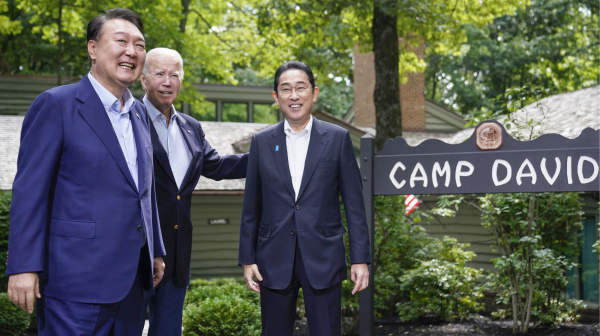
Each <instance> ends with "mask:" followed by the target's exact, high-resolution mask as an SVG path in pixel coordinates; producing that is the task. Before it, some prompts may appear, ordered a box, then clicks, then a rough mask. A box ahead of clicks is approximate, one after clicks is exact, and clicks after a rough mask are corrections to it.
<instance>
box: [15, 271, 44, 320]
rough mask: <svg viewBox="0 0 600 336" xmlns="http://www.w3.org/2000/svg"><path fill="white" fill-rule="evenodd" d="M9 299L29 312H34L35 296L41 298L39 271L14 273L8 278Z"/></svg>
mask: <svg viewBox="0 0 600 336" xmlns="http://www.w3.org/2000/svg"><path fill="white" fill-rule="evenodd" d="M6 294H7V295H8V299H9V300H10V301H12V303H14V304H16V305H17V306H19V307H21V309H23V310H24V311H26V312H29V314H31V313H33V307H34V302H35V298H38V299H39V298H41V297H42V296H41V295H40V280H39V277H38V274H37V273H20V274H13V275H11V276H10V277H9V278H8V290H7V291H6Z"/></svg>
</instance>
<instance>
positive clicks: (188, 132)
mask: <svg viewBox="0 0 600 336" xmlns="http://www.w3.org/2000/svg"><path fill="white" fill-rule="evenodd" d="M180 118H183V117H182V116H181V114H179V115H178V117H177V118H176V120H177V125H179V129H180V130H181V133H182V134H183V138H184V139H185V142H186V144H187V146H188V149H189V150H190V153H191V154H192V158H191V159H190V164H189V165H188V169H187V171H186V173H185V176H184V177H183V180H182V181H181V188H179V189H180V190H182V189H183V187H184V186H185V185H186V183H187V181H188V180H189V178H190V176H191V175H192V173H193V172H194V170H195V166H196V162H197V159H198V156H199V155H200V144H199V143H198V139H197V138H196V137H195V136H194V135H195V134H196V133H192V132H193V131H192V129H191V127H190V125H188V123H183V122H182V121H181V120H179V119H180ZM194 187H195V186H194Z"/></svg>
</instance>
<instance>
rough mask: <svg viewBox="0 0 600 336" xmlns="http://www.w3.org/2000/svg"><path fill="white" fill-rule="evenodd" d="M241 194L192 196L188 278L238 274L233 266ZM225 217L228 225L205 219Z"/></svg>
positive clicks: (236, 258)
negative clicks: (191, 236)
mask: <svg viewBox="0 0 600 336" xmlns="http://www.w3.org/2000/svg"><path fill="white" fill-rule="evenodd" d="M243 197H244V196H243V195H194V196H193V197H192V214H191V215H192V224H193V226H194V231H193V233H192V234H193V238H192V264H191V277H192V278H213V277H241V276H242V275H243V272H242V268H241V267H239V266H238V265H237V260H238V247H239V246H238V244H239V239H240V220H241V215H242V201H243ZM216 218H227V219H229V224H224V225H210V224H208V220H209V219H216Z"/></svg>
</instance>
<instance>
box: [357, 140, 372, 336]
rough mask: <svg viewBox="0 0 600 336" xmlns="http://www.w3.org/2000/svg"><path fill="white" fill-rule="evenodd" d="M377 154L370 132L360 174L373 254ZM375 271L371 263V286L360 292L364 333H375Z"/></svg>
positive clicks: (362, 150)
mask: <svg viewBox="0 0 600 336" xmlns="http://www.w3.org/2000/svg"><path fill="white" fill-rule="evenodd" d="M374 154H375V139H373V137H372V136H371V135H370V134H368V133H367V134H365V135H363V136H362V138H361V139H360V175H361V178H362V184H363V198H364V199H365V210H366V213H367V225H368V226H369V243H370V246H371V255H372V256H374V255H375V241H374V238H375V230H374V227H373V224H374V221H375V209H374V205H375V204H374V202H373V157H374ZM374 284H375V273H374V272H373V264H370V265H369V287H367V288H366V289H364V290H362V291H360V292H359V293H358V303H359V320H358V321H359V325H358V329H359V330H358V331H359V334H360V335H361V336H362V335H369V336H370V335H374V334H375V329H374V328H375V306H374V303H375V287H374V286H373V285H374Z"/></svg>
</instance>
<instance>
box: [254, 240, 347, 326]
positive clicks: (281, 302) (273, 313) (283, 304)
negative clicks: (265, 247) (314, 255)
mask: <svg viewBox="0 0 600 336" xmlns="http://www.w3.org/2000/svg"><path fill="white" fill-rule="evenodd" d="M300 288H302V292H303V293H304V305H305V308H306V318H307V320H308V329H309V331H310V335H311V336H339V335H341V334H342V284H341V283H339V284H336V285H334V286H331V287H329V288H326V289H320V290H317V289H314V288H312V287H311V286H310V284H309V282H308V277H307V276H306V270H305V269H304V262H303V261H302V254H301V253H300V249H299V248H298V243H297V242H296V257H295V260H294V270H293V273H292V281H291V282H290V285H289V286H288V287H287V288H285V289H281V290H276V289H269V288H266V287H263V286H261V287H260V306H261V315H262V335H263V336H291V335H292V333H293V331H294V321H295V319H296V300H297V298H298V291H299V289H300Z"/></svg>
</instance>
